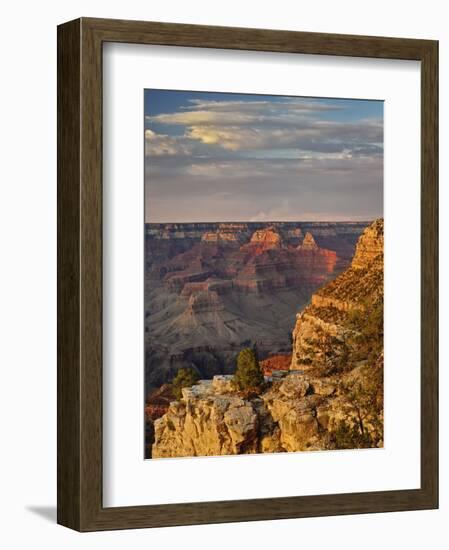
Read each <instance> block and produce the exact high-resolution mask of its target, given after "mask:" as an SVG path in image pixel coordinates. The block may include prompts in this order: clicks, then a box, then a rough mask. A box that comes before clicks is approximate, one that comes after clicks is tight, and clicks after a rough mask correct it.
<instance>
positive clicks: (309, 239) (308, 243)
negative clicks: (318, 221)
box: [299, 232, 318, 250]
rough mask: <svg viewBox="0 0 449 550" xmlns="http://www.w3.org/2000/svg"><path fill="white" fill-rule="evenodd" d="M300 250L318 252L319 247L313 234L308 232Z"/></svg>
mask: <svg viewBox="0 0 449 550" xmlns="http://www.w3.org/2000/svg"><path fill="white" fill-rule="evenodd" d="M299 249H300V250H318V245H317V244H316V242H315V239H314V238H313V235H312V233H309V232H307V233H306V236H305V237H304V240H303V241H302V244H301V245H300V246H299Z"/></svg>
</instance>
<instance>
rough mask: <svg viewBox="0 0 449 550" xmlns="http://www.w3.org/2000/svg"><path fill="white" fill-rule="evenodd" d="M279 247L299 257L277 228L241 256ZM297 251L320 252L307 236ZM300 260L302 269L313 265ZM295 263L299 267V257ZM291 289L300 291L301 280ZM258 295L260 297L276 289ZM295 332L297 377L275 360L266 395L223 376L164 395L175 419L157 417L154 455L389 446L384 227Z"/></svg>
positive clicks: (370, 231) (268, 364)
mask: <svg viewBox="0 0 449 550" xmlns="http://www.w3.org/2000/svg"><path fill="white" fill-rule="evenodd" d="M267 247H268V248H267ZM272 247H274V249H276V250H278V251H279V252H281V251H283V250H284V251H285V252H286V253H287V252H289V253H291V254H293V255H294V254H295V253H294V252H293V250H291V249H290V246H287V245H286V244H285V242H284V241H283V240H282V238H279V235H278V234H276V231H274V230H273V229H271V228H270V229H268V230H267V231H264V232H263V233H259V232H257V233H256V234H255V235H253V238H251V239H250V240H249V242H248V243H246V244H244V245H241V244H240V243H239V248H238V254H243V255H244V256H245V255H246V254H247V251H248V249H251V258H252V259H253V260H254V258H257V257H259V256H262V257H263V256H264V254H266V253H267V251H268V250H273V248H272ZM283 247H286V248H283ZM242 248H243V250H242ZM294 250H295V251H297V252H300V251H302V252H304V251H307V252H317V251H318V250H320V249H319V248H318V246H317V244H316V242H315V239H313V238H312V237H311V236H306V237H305V238H304V239H303V240H302V242H301V244H300V248H299V250H298V245H296V248H295V249H294ZM334 252H335V251H334ZM245 257H246V256H245ZM281 257H282V254H281ZM325 257H326V258H329V257H330V256H329V249H326V250H325V251H323V252H322V254H321V256H320V261H319V262H317V263H316V264H315V263H313V262H312V264H311V265H313V266H315V265H319V266H320V270H321V269H322V270H323V274H322V275H321V276H323V277H325V275H324V273H327V272H326V270H325V267H323V266H325V265H327V264H326V262H324V258H325ZM294 258H295V261H297V262H298V263H296V264H295V265H296V266H297V269H299V267H298V266H302V265H303V264H302V262H303V261H305V260H304V257H303V256H302V255H301V254H300V255H299V257H298V258H299V259H298V258H296V256H294ZM276 259H278V260H279V261H280V262H282V260H281V259H279V258H278V257H276ZM289 261H290V262H293V260H292V259H291V258H290V256H289ZM327 261H328V260H327ZM336 261H337V259H336V257H335V256H334V262H336ZM241 265H242V267H241V269H240V270H238V271H237V275H236V276H237V277H238V276H239V273H240V271H241V270H243V271H244V270H245V269H246V267H245V266H246V264H245V262H243V263H242V264H241ZM288 265H289V266H290V267H291V263H289V264H288ZM334 268H335V266H334ZM263 273H265V272H264V271H263ZM268 273H271V274H272V275H273V272H272V271H270V270H268ZM319 273H322V272H321V271H320V272H319ZM273 277H274V275H273ZM304 280H305V279H301V284H305V283H304ZM308 281H309V282H308V284H309V286H308V287H307V288H309V289H310V288H311V285H312V283H311V282H310V279H309V280H308ZM289 284H290V283H289ZM291 284H292V286H293V288H295V287H294V284H297V280H296V279H295V280H294V283H291ZM248 288H250V289H251V291H250V292H254V295H255V296H258V295H259V292H260V291H261V289H262V292H266V290H265V289H266V288H268V287H267V286H265V285H263V284H262V285H261V287H256V286H249V287H248ZM248 288H246V291H248ZM269 288H270V289H273V288H275V287H274V286H273V287H269ZM285 288H288V285H287V284H286V285H285ZM217 296H221V295H220V294H218V293H217ZM298 309H301V308H298ZM221 311H223V310H221ZM290 330H293V343H292V345H291V353H292V359H291V364H290V369H288V363H287V361H286V357H285V356H282V355H277V356H273V360H271V361H270V360H265V361H264V362H263V363H264V365H263V368H264V372H265V374H267V373H269V376H265V382H264V383H263V384H262V386H261V387H260V388H259V390H258V391H252V392H249V393H248V392H244V391H239V390H238V389H237V388H236V386H235V383H234V382H233V380H232V376H214V377H209V378H211V379H209V380H201V381H199V382H198V383H197V384H195V385H193V386H191V387H185V388H183V389H182V397H181V398H180V399H178V400H174V399H173V400H172V401H170V398H168V399H166V401H163V398H164V392H165V394H166V393H167V388H169V386H165V387H164V388H163V389H162V390H161V391H159V393H157V392H156V393H157V395H156V394H155V403H156V401H157V399H159V400H160V401H158V402H157V403H159V402H160V403H162V402H164V403H165V409H164V410H165V411H166V412H165V414H163V416H161V417H160V418H156V417H157V416H159V415H158V414H156V415H154V416H151V414H152V413H154V411H153V409H148V411H147V418H148V425H150V426H151V430H152V438H153V440H154V444H153V445H152V449H151V452H152V456H153V457H154V458H158V457H175V456H204V455H225V454H241V453H259V452H288V451H305V450H324V449H344V448H365V447H381V446H383V220H376V221H375V222H373V223H372V224H371V225H370V226H369V227H367V228H366V229H365V231H364V232H363V234H362V236H361V237H360V239H359V240H358V243H357V247H356V252H355V255H354V258H353V260H352V263H351V264H350V265H349V266H348V267H347V269H345V270H344V271H343V272H341V273H340V274H339V275H338V276H336V277H335V278H333V280H332V281H331V282H328V283H327V284H325V285H324V286H322V287H321V288H320V289H319V290H317V291H316V292H315V293H313V295H312V297H311V301H310V303H309V305H307V306H306V307H305V308H304V309H302V311H299V312H298V311H297V317H296V321H293V322H292V323H291V326H290ZM279 365H280V366H281V369H278V366H279ZM169 397H170V396H169ZM168 401H170V403H168ZM156 412H157V411H156ZM153 419H154V422H153Z"/></svg>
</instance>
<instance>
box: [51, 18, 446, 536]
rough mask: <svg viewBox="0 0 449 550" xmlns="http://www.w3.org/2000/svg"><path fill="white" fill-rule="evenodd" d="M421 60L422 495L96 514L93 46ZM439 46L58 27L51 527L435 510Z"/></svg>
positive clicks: (97, 117)
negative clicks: (54, 502)
mask: <svg viewBox="0 0 449 550" xmlns="http://www.w3.org/2000/svg"><path fill="white" fill-rule="evenodd" d="M104 42H125V43H135V44H157V45H174V46H191V47H201V48H222V49H234V50H259V51H268V52H290V53H303V54H315V55H334V56H354V57H371V58H387V59H401V60H418V61H420V62H421V154H422V157H421V254H422V256H421V258H422V261H421V488H420V489H412V490H393V491H380V492H367V493H348V494H328V495H319V496H297V497H282V498H263V499H253V500H242V501H238V500H235V501H220V502H194V503H189V504H161V505H151V506H130V507H116V508H105V507H103V503H102V483H103V481H102V45H103V43H104ZM437 185H438V43H437V42H436V41H429V40H415V39H402V38H379V37H365V36H344V35H334V34H318V33H303V32H287V31H276V30H257V29H243V28H225V27H207V26H196V25H180V24H168V23H150V22H141V21H121V20H106V19H90V18H81V19H77V20H75V21H71V22H68V23H65V24H62V25H60V26H59V27H58V272H59V273H58V516H57V517H58V523H60V524H62V525H65V526H67V527H70V528H72V529H76V530H79V531H96V530H106V529H127V528H137V527H162V526H173V525H189V524H202V523H222V522H235V521H253V520H270V519H282V518H299V517H311V516H327V515H338V514H359V513H371V512H392V511H400V510H423V509H431V508H437V507H438V367H437V364H438V320H437V319H438V317H437V316H438V209H437V199H438V190H437V189H438V188H437Z"/></svg>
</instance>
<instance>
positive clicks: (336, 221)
mask: <svg viewBox="0 0 449 550" xmlns="http://www.w3.org/2000/svg"><path fill="white" fill-rule="evenodd" d="M379 218H382V219H383V216H374V217H373V218H366V219H363V220H326V219H323V220H307V219H306V220H201V221H159V222H151V221H147V220H145V222H144V223H145V224H155V225H161V224H181V223H188V224H193V223H268V224H269V223H366V222H373V221H374V220H377V219H379Z"/></svg>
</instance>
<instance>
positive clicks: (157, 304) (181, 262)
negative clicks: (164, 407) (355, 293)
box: [145, 222, 367, 391]
mask: <svg viewBox="0 0 449 550" xmlns="http://www.w3.org/2000/svg"><path fill="white" fill-rule="evenodd" d="M366 226H367V223H363V222H348V223H343V222H342V223H331V222H329V223H328V222H310V223H304V222H273V223H260V222H249V223H192V224H186V223H184V224H147V225H146V234H145V373H146V377H145V380H146V390H147V391H151V390H152V389H154V388H156V387H159V386H161V385H162V384H164V383H166V382H168V381H170V380H171V379H172V378H173V376H174V375H175V374H176V372H177V370H178V369H179V368H181V367H193V368H194V369H195V370H196V371H197V372H198V373H199V375H200V376H201V377H202V378H211V377H212V376H213V375H215V374H221V373H231V372H233V371H234V368H235V357H236V355H237V353H238V352H239V351H240V349H241V348H242V347H243V346H245V345H257V348H258V350H259V353H260V355H261V357H267V356H268V355H270V354H276V353H290V352H291V328H292V326H293V324H294V322H295V317H296V313H297V312H298V310H299V309H301V308H302V307H303V306H304V305H306V304H307V303H308V302H309V300H310V297H311V295H312V293H313V292H314V291H315V290H316V289H318V288H319V287H321V286H322V285H324V284H325V283H326V282H327V281H329V280H330V279H332V278H334V277H335V276H336V275H337V274H338V273H339V272H341V270H342V269H344V268H345V267H347V266H348V265H349V263H350V261H351V259H352V256H353V254H354V247H355V244H356V242H357V239H358V237H359V236H360V234H361V232H362V231H363V230H364V228H365V227H366Z"/></svg>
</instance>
